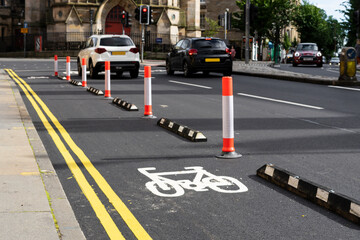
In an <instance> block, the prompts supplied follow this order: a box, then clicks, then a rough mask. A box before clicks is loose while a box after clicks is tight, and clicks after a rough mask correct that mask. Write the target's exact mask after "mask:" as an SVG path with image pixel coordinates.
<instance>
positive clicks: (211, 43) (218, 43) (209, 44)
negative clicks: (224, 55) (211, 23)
mask: <svg viewBox="0 0 360 240" xmlns="http://www.w3.org/2000/svg"><path fill="white" fill-rule="evenodd" d="M193 46H194V48H196V49H199V48H226V44H225V42H224V41H222V40H218V39H212V40H202V39H201V40H196V41H194V43H193Z"/></svg>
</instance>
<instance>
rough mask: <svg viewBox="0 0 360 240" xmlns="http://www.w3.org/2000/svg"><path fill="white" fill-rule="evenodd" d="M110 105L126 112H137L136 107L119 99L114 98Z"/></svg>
mask: <svg viewBox="0 0 360 240" xmlns="http://www.w3.org/2000/svg"><path fill="white" fill-rule="evenodd" d="M112 103H114V104H116V105H117V106H119V107H121V108H123V109H125V110H127V111H139V109H138V107H137V106H135V104H132V103H129V102H127V101H125V100H123V99H120V98H117V97H116V98H114V99H113V101H112Z"/></svg>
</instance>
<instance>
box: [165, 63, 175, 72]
mask: <svg viewBox="0 0 360 240" xmlns="http://www.w3.org/2000/svg"><path fill="white" fill-rule="evenodd" d="M166 73H167V75H174V70H172V69H171V64H170V61H166Z"/></svg>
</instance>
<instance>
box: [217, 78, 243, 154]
mask: <svg viewBox="0 0 360 240" xmlns="http://www.w3.org/2000/svg"><path fill="white" fill-rule="evenodd" d="M222 128H223V148H222V153H221V155H220V156H217V157H218V158H239V157H241V154H238V153H236V152H235V147H234V97H233V80H232V77H223V78H222Z"/></svg>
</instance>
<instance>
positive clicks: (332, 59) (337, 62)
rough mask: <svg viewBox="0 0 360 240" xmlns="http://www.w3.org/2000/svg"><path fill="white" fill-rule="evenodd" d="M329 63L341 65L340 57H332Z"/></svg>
mask: <svg viewBox="0 0 360 240" xmlns="http://www.w3.org/2000/svg"><path fill="white" fill-rule="evenodd" d="M329 65H340V58H338V57H332V58H331V59H330V62H329Z"/></svg>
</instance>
